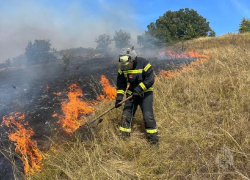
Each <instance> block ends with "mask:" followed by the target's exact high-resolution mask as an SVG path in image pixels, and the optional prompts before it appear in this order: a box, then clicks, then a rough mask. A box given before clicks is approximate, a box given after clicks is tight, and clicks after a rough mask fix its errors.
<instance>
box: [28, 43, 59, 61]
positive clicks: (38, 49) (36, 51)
mask: <svg viewBox="0 0 250 180" xmlns="http://www.w3.org/2000/svg"><path fill="white" fill-rule="evenodd" d="M50 46H51V44H50V41H49V40H35V42H34V43H32V42H31V41H30V42H29V43H28V45H27V47H26V48H25V55H26V56H27V58H28V62H29V64H37V63H44V62H49V61H50V60H55V59H56V58H55V56H54V55H53V54H52V53H50V52H49V51H50Z"/></svg>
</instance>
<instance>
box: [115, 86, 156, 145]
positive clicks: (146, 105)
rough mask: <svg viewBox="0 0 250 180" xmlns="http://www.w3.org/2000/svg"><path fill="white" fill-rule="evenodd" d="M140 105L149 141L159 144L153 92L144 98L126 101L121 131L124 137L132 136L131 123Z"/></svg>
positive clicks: (146, 94) (147, 93) (145, 94)
mask: <svg viewBox="0 0 250 180" xmlns="http://www.w3.org/2000/svg"><path fill="white" fill-rule="evenodd" d="M138 105H139V106H140V108H141V110H142V114H143V121H144V126H145V129H146V132H147V137H148V140H149V141H150V142H152V143H156V142H158V132H157V127H156V122H155V118H154V113H153V92H152V91H150V92H146V93H144V96H143V97H137V98H132V99H131V100H128V101H126V103H125V105H124V109H123V113H122V119H121V127H120V130H121V132H122V135H123V136H130V132H131V122H132V118H133V117H134V115H135V112H136V110H137V107H138Z"/></svg>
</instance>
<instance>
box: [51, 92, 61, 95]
mask: <svg viewBox="0 0 250 180" xmlns="http://www.w3.org/2000/svg"><path fill="white" fill-rule="evenodd" d="M53 94H54V95H57V96H61V95H62V92H58V93H56V92H53Z"/></svg>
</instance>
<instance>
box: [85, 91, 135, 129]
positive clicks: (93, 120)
mask: <svg viewBox="0 0 250 180" xmlns="http://www.w3.org/2000/svg"><path fill="white" fill-rule="evenodd" d="M132 97H133V96H129V97H127V98H126V99H124V100H123V101H121V102H119V103H118V105H122V104H123V103H125V102H126V101H128V100H130V99H131V98H132ZM115 108H116V107H115V106H113V107H112V108H110V109H108V110H106V111H105V112H103V113H102V114H100V115H99V116H97V117H96V118H95V119H92V120H90V121H89V122H86V123H85V124H84V125H87V126H88V127H90V125H91V124H93V123H94V122H95V121H97V120H98V119H99V118H100V117H102V116H104V115H105V114H107V113H109V112H110V111H112V110H113V109H115ZM102 121H103V119H99V121H98V123H97V124H99V123H101V122H102Z"/></svg>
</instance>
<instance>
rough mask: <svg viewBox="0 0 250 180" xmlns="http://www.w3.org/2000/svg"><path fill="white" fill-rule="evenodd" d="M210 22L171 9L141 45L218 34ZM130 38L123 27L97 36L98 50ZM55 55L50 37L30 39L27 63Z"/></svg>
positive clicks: (249, 24)
mask: <svg viewBox="0 0 250 180" xmlns="http://www.w3.org/2000/svg"><path fill="white" fill-rule="evenodd" d="M209 24H210V23H209V22H207V20H206V18H204V17H202V16H201V15H200V14H198V12H197V11H195V10H193V9H189V8H185V9H180V10H179V11H167V12H166V13H164V14H163V16H160V17H159V18H158V19H157V20H156V21H155V22H151V23H150V24H149V25H148V26H147V30H146V31H145V32H144V33H143V34H142V35H138V36H137V44H138V45H139V46H140V47H142V48H145V49H153V48H159V47H164V46H168V45H172V44H174V43H178V42H180V41H185V40H190V39H194V38H199V37H206V36H210V37H214V36H215V35H216V33H215V31H214V30H212V29H211V27H210V26H209ZM238 30H239V33H244V32H250V20H249V19H246V18H243V19H242V21H241V23H240V25H239V29H238ZM130 41H131V34H130V33H128V32H124V31H122V30H119V31H115V34H114V36H113V37H111V36H110V35H108V34H101V35H99V36H98V37H97V38H96V39H95V42H96V44H97V46H96V49H95V52H97V53H107V52H110V51H111V48H110V45H111V44H112V43H113V42H114V45H115V48H116V49H121V48H123V47H129V46H131V44H130ZM54 54H55V49H52V48H51V44H50V41H49V40H35V41H34V42H31V41H30V42H29V43H28V45H27V47H26V48H25V55H26V58H27V63H28V64H30V65H32V64H37V63H46V62H49V61H52V60H55V59H56V57H55V55H54ZM63 57H64V58H65V59H66V60H65V62H67V63H68V59H69V57H71V56H69V55H65V56H63ZM71 58H72V57H71ZM6 63H8V64H10V61H9V60H6ZM67 63H66V64H67Z"/></svg>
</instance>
